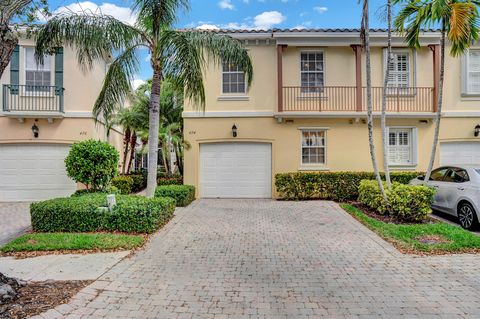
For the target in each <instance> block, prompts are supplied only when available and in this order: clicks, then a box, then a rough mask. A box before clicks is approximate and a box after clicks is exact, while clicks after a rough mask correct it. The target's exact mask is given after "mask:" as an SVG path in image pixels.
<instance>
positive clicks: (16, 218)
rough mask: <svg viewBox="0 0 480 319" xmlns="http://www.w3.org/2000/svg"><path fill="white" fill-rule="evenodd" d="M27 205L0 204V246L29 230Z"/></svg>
mask: <svg viewBox="0 0 480 319" xmlns="http://www.w3.org/2000/svg"><path fill="white" fill-rule="evenodd" d="M29 205H30V204H29V203H0V246H2V245H4V244H6V243H7V242H9V241H10V240H11V239H13V238H15V237H17V236H20V235H21V234H23V233H24V232H26V231H28V230H29V229H30V212H29Z"/></svg>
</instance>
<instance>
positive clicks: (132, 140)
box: [127, 131, 137, 174]
mask: <svg viewBox="0 0 480 319" xmlns="http://www.w3.org/2000/svg"><path fill="white" fill-rule="evenodd" d="M136 146H137V134H136V133H135V131H133V132H132V137H131V138H130V159H129V160H128V166H127V174H129V173H130V171H131V169H132V162H133V158H134V157H135V148H136Z"/></svg>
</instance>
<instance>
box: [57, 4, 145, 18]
mask: <svg viewBox="0 0 480 319" xmlns="http://www.w3.org/2000/svg"><path fill="white" fill-rule="evenodd" d="M65 12H75V13H80V12H88V13H97V14H100V13H101V14H105V15H110V16H113V17H114V18H116V19H118V20H120V21H123V22H125V23H128V24H133V23H135V20H136V17H135V15H134V14H133V13H132V10H131V9H130V8H128V7H119V6H117V5H115V4H113V3H108V2H104V3H102V4H101V5H97V4H95V3H93V2H91V1H83V2H75V3H72V4H69V5H67V6H65V7H61V8H58V9H57V10H55V11H54V12H53V14H54V15H55V14H60V13H65Z"/></svg>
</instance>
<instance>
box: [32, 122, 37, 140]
mask: <svg viewBox="0 0 480 319" xmlns="http://www.w3.org/2000/svg"><path fill="white" fill-rule="evenodd" d="M32 133H33V137H35V138H37V137H38V126H37V124H36V123H33V126H32Z"/></svg>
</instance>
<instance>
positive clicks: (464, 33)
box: [447, 2, 478, 56]
mask: <svg viewBox="0 0 480 319" xmlns="http://www.w3.org/2000/svg"><path fill="white" fill-rule="evenodd" d="M477 18H478V11H477V8H476V6H475V5H474V4H472V3H468V2H463V3H462V2H459V3H452V4H451V12H450V19H449V21H448V26H447V28H448V33H447V36H448V39H449V40H450V41H451V44H452V47H451V50H450V53H451V54H452V55H453V56H458V55H460V54H462V53H463V52H465V50H466V49H467V48H468V46H469V45H470V44H471V43H473V41H476V40H478V23H477Z"/></svg>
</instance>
